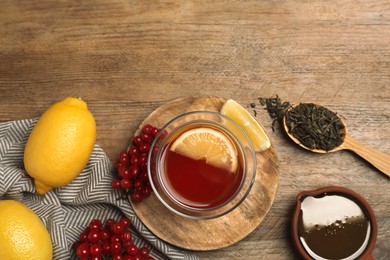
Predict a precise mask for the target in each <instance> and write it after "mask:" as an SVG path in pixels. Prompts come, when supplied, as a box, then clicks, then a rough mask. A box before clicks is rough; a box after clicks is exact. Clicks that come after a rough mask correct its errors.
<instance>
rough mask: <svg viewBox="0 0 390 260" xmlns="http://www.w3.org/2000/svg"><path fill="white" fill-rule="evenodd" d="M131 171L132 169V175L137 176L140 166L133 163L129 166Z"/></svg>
mask: <svg viewBox="0 0 390 260" xmlns="http://www.w3.org/2000/svg"><path fill="white" fill-rule="evenodd" d="M129 171H130V175H131V177H133V178H137V176H138V174H139V172H140V170H139V167H138V166H137V165H131V166H130V168H129Z"/></svg>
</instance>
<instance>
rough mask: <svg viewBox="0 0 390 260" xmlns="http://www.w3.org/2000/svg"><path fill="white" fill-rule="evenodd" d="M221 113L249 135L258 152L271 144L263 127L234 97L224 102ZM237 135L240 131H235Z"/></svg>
mask: <svg viewBox="0 0 390 260" xmlns="http://www.w3.org/2000/svg"><path fill="white" fill-rule="evenodd" d="M220 113H221V114H222V115H224V116H227V117H228V118H230V119H232V120H233V121H234V122H236V123H237V124H238V125H239V126H240V127H241V128H242V129H243V130H244V131H245V133H246V134H247V135H248V137H249V140H250V141H251V142H252V145H253V147H254V149H255V151H256V152H261V151H264V150H266V149H268V148H269V147H270V146H271V142H270V140H269V138H268V136H267V134H266V133H265V131H264V129H263V127H261V125H260V124H259V123H258V122H257V121H256V119H255V118H254V117H252V116H251V114H250V113H249V112H248V110H246V109H245V108H243V107H242V106H241V105H240V104H238V103H237V102H236V101H234V100H233V99H228V100H227V101H226V102H225V104H223V106H222V108H221V111H220ZM234 134H237V136H239V135H240V133H234Z"/></svg>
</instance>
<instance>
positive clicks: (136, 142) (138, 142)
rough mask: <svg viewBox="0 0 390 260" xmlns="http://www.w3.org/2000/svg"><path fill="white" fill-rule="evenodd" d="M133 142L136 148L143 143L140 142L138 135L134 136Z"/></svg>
mask: <svg viewBox="0 0 390 260" xmlns="http://www.w3.org/2000/svg"><path fill="white" fill-rule="evenodd" d="M133 142H134V144H135V145H136V146H138V147H139V146H140V144H142V143H143V141H142V139H141V137H140V136H139V135H137V136H134V138H133Z"/></svg>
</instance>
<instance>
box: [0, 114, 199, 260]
mask: <svg viewBox="0 0 390 260" xmlns="http://www.w3.org/2000/svg"><path fill="white" fill-rule="evenodd" d="M36 122H37V119H26V120H19V121H12V122H4V123H0V199H13V200H18V201H21V202H23V203H24V204H25V205H27V206H28V207H30V208H31V209H32V210H33V211H34V212H35V213H36V214H37V215H38V216H39V217H40V218H41V220H42V221H43V222H44V224H45V225H46V227H47V229H48V230H49V232H50V235H51V239H52V242H53V250H54V259H61V260H63V259H75V258H76V254H75V251H74V250H73V249H72V248H71V247H72V244H73V243H74V242H75V241H76V240H77V239H78V237H79V234H80V233H81V232H82V231H83V230H84V229H85V228H86V227H87V226H88V224H89V222H90V221H91V220H92V219H94V218H99V219H101V220H102V221H105V220H106V219H108V218H114V219H118V220H119V218H120V217H121V216H127V217H128V218H130V219H131V220H132V233H133V239H134V242H135V244H136V245H137V246H138V247H141V246H147V247H148V248H149V249H151V253H150V255H151V256H152V257H154V258H155V259H188V260H192V259H194V260H195V259H198V257H197V256H196V255H194V254H193V253H192V252H189V251H185V250H182V249H179V248H176V247H174V246H172V245H169V244H167V243H165V242H164V241H162V240H160V239H159V238H157V237H156V236H155V235H153V234H152V233H151V232H150V231H149V230H148V229H147V228H146V227H145V226H144V225H143V223H142V222H141V221H140V219H139V218H138V217H137V215H136V214H135V213H134V211H133V209H132V207H131V204H130V203H129V201H128V200H123V199H119V200H118V199H117V198H119V197H120V196H121V194H120V191H118V190H114V189H113V188H112V187H111V180H112V179H113V178H114V170H113V167H112V164H111V162H110V161H109V159H108V157H107V156H106V154H105V153H104V151H103V150H102V149H101V148H100V147H99V146H98V145H95V147H94V150H93V153H92V155H91V158H90V160H89V162H88V164H87V166H86V167H85V169H84V170H83V171H82V173H81V174H80V175H79V176H78V177H77V178H76V179H75V180H74V181H73V182H71V183H70V184H68V185H67V186H65V187H61V188H57V189H54V190H52V191H49V192H48V193H47V194H46V195H44V196H41V195H38V194H37V193H35V186H34V184H33V180H32V178H31V177H29V176H28V175H27V174H26V172H25V170H24V168H23V152H24V146H25V144H26V141H27V138H28V136H29V134H30V132H31V130H32V128H33V126H34V125H35V123H36Z"/></svg>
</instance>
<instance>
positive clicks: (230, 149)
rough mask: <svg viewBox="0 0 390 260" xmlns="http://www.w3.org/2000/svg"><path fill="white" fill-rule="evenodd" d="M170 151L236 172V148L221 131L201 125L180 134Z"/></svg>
mask: <svg viewBox="0 0 390 260" xmlns="http://www.w3.org/2000/svg"><path fill="white" fill-rule="evenodd" d="M170 150H171V151H173V152H176V153H178V154H180V155H183V156H186V157H188V158H191V159H193V160H205V161H206V163H207V164H210V165H212V166H215V167H218V168H222V169H225V170H227V171H230V172H236V170H237V166H238V158H237V150H236V148H235V146H234V144H233V143H232V141H231V140H230V139H229V138H228V137H227V136H226V135H224V134H223V133H221V132H219V131H217V130H214V129H212V128H207V127H201V128H194V129H191V130H188V131H186V132H184V133H183V134H181V135H180V136H179V137H178V138H177V139H176V140H175V141H174V142H173V144H172V146H171V148H170Z"/></svg>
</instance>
